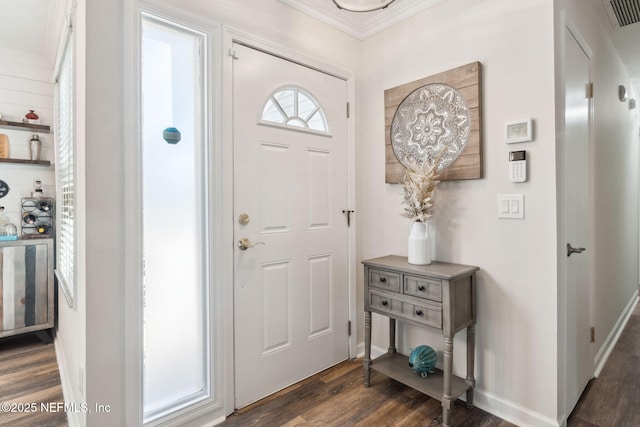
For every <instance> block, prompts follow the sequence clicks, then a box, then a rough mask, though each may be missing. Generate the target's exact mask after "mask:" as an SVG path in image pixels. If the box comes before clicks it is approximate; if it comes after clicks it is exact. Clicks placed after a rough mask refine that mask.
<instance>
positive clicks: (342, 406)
mask: <svg viewBox="0 0 640 427" xmlns="http://www.w3.org/2000/svg"><path fill="white" fill-rule="evenodd" d="M362 377H363V372H362V362H361V360H357V361H346V362H343V363H341V364H339V365H338V366H336V367H333V368H331V369H328V370H326V371H324V372H321V373H319V374H317V375H314V376H313V377H311V378H308V379H306V380H304V381H302V382H300V383H298V384H295V385H293V386H291V387H289V388H287V389H285V390H282V391H281V392H279V393H276V394H275V395H273V396H270V397H268V398H266V399H263V400H261V401H259V402H257V403H255V404H253V405H250V406H249V407H247V408H243V409H242V410H239V411H237V412H236V413H235V414H232V415H231V416H229V418H228V419H227V420H226V421H225V422H224V423H223V424H222V426H227V427H233V426H269V427H271V426H287V427H294V426H318V427H320V426H322V427H332V426H340V427H343V426H344V427H346V426H363V427H364V426H367V427H370V426H373V427H378V426H388V427H392V426H393V427H395V426H398V427H401V426H405V427H408V426H421V427H435V426H439V425H441V421H442V419H441V413H442V408H441V406H440V402H438V401H437V400H435V399H431V398H429V397H427V396H424V395H423V394H421V393H419V392H417V391H415V390H413V389H411V388H409V387H406V386H404V385H402V384H400V383H398V382H396V381H393V380H391V379H388V378H386V377H385V376H383V375H381V374H379V373H376V372H373V373H372V376H371V387H369V388H365V387H364V386H363V385H362V383H363V378H362ZM48 402H51V403H52V404H54V405H55V404H56V403H62V402H64V400H63V396H62V387H61V385H60V374H59V372H58V366H57V364H56V355H55V349H54V347H53V345H52V344H44V343H42V342H41V341H40V340H39V339H38V338H37V337H35V336H34V335H24V336H21V337H15V338H9V339H2V340H0V404H2V403H8V404H9V405H10V409H19V408H18V404H22V405H23V406H22V409H24V404H31V403H35V404H36V407H37V410H36V411H35V412H25V411H22V412H20V411H19V412H7V411H5V410H0V426H11V427H33V426H38V427H67V425H68V424H67V417H66V414H65V413H64V411H63V410H62V411H55V410H52V411H42V410H41V409H42V408H41V406H40V403H48ZM638 402H640V306H639V307H636V308H635V310H634V312H633V314H632V315H631V317H630V318H629V322H628V323H627V326H626V327H625V329H624V331H623V332H622V335H621V336H620V339H619V341H618V343H617V344H616V346H615V348H614V349H613V351H612V352H611V355H610V356H609V360H608V361H607V364H606V366H605V367H604V369H603V371H602V373H601V374H600V376H599V377H598V378H596V379H594V380H593V381H591V382H590V383H589V385H588V387H587V389H586V390H585V392H584V393H583V395H582V397H581V398H580V401H579V402H578V404H577V405H576V408H575V410H574V411H573V413H572V414H571V416H570V417H569V422H568V425H569V426H570V427H613V426H615V427H637V426H640V405H639V404H638ZM11 405H12V406H11ZM54 408H55V406H54ZM452 422H453V425H455V426H470V427H492V426H495V427H506V426H513V424H511V423H508V422H506V421H504V420H501V419H500V418H497V417H495V416H493V415H491V414H488V413H486V412H484V411H482V410H480V409H478V408H474V409H467V408H466V407H465V405H464V404H463V403H462V402H456V405H455V408H454V410H453V420H452Z"/></svg>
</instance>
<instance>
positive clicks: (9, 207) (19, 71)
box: [0, 50, 55, 233]
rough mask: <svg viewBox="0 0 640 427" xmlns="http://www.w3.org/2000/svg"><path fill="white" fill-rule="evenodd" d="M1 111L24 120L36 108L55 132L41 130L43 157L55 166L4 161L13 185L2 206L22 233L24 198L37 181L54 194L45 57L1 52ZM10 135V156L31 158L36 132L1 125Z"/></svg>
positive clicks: (2, 171)
mask: <svg viewBox="0 0 640 427" xmlns="http://www.w3.org/2000/svg"><path fill="white" fill-rule="evenodd" d="M0 56H1V57H2V61H0V113H2V115H3V116H4V119H5V120H10V121H13V122H21V121H22V119H23V118H24V115H25V114H26V113H28V112H29V110H35V112H36V113H37V114H38V115H39V116H40V122H41V124H45V125H50V126H51V133H39V134H38V135H39V137H40V140H41V141H42V153H41V159H42V160H49V161H51V167H46V166H34V165H24V164H22V165H20V164H12V163H1V164H0V179H2V180H3V181H5V182H6V183H7V184H9V188H10V190H9V194H7V195H6V196H5V197H3V198H2V199H0V206H4V207H5V213H6V214H7V215H8V216H9V218H10V219H11V222H13V223H14V224H15V225H16V226H17V227H18V233H20V224H21V217H20V206H21V202H20V200H21V199H22V198H23V197H31V192H32V191H33V189H34V181H36V180H40V181H42V183H43V186H44V187H43V188H44V191H45V196H47V197H54V196H55V195H54V192H55V176H54V167H55V165H54V163H55V162H54V153H53V141H54V139H53V138H54V136H53V84H52V76H53V71H52V67H51V65H50V64H48V63H47V62H46V61H45V60H44V59H43V58H40V57H31V56H27V55H25V54H23V53H21V52H19V51H9V50H2V51H0ZM0 133H2V134H5V135H7V136H8V137H9V157H11V158H14V159H29V156H30V154H29V140H30V139H31V137H32V135H33V134H34V133H35V132H33V131H29V130H27V131H25V130H17V129H8V128H0Z"/></svg>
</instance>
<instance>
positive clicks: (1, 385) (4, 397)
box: [0, 334, 68, 427]
mask: <svg viewBox="0 0 640 427" xmlns="http://www.w3.org/2000/svg"><path fill="white" fill-rule="evenodd" d="M63 403H64V398H63V396H62V386H61V384H60V373H59V372H58V364H57V362H56V351H55V348H54V346H53V344H44V343H43V342H42V341H40V339H39V338H37V337H36V336H35V335H31V334H27V335H22V336H19V337H12V338H3V339H1V340H0V405H1V407H0V426H11V427H34V426H38V427H66V426H67V425H68V423H67V414H66V413H65V411H64V407H61V406H57V405H58V404H63ZM41 404H44V405H41Z"/></svg>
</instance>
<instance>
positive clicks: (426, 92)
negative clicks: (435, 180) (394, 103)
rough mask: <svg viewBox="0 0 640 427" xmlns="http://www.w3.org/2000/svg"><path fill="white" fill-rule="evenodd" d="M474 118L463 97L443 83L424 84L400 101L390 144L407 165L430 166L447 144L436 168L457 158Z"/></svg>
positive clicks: (462, 148) (442, 167)
mask: <svg viewBox="0 0 640 427" xmlns="http://www.w3.org/2000/svg"><path fill="white" fill-rule="evenodd" d="M470 131H471V117H470V115H469V107H468V105H467V103H466V101H465V99H464V97H463V96H462V95H461V94H460V92H458V91H457V90H456V89H455V88H453V87H451V86H449V85H446V84H440V83H434V84H428V85H425V86H422V87H420V88H418V89H416V90H414V91H413V92H411V93H410V94H409V95H407V97H406V98H405V99H404V100H403V101H402V102H401V103H400V105H399V106H398V109H397V110H396V113H395V115H394V116H393V120H392V122H391V146H392V148H393V152H394V154H395V155H396V157H397V158H398V160H399V161H400V163H402V164H403V165H404V166H405V167H407V166H408V165H409V164H410V163H418V164H421V163H423V162H425V161H426V162H427V163H428V164H429V165H431V163H432V162H433V160H434V158H436V157H437V156H438V155H439V154H440V153H441V152H442V151H443V150H444V149H445V147H446V152H445V154H444V155H442V156H441V158H440V162H439V164H438V166H437V170H442V169H444V168H446V167H447V166H449V165H450V164H451V163H453V161H454V160H456V159H457V158H458V156H459V155H460V153H461V152H462V150H464V147H465V145H466V143H467V141H468V139H469V134H470Z"/></svg>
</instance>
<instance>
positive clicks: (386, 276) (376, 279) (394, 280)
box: [369, 268, 400, 293]
mask: <svg viewBox="0 0 640 427" xmlns="http://www.w3.org/2000/svg"><path fill="white" fill-rule="evenodd" d="M369 286H372V287H374V288H379V289H385V290H388V291H393V292H398V293H399V292H400V274H398V273H393V272H390V271H386V270H377V269H374V268H371V269H369Z"/></svg>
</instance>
